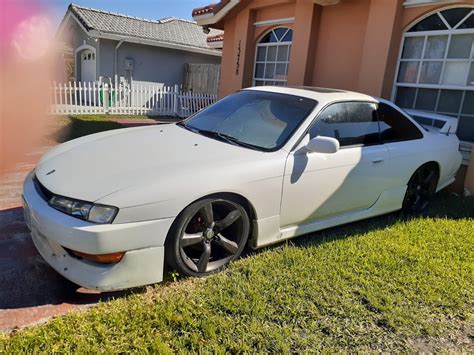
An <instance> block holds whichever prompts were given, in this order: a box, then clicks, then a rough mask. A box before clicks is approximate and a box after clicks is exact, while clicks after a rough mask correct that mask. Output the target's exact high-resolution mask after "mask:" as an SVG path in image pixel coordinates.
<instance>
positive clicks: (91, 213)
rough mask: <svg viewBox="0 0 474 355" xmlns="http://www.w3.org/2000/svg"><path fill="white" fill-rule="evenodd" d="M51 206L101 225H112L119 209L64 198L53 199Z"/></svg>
mask: <svg viewBox="0 0 474 355" xmlns="http://www.w3.org/2000/svg"><path fill="white" fill-rule="evenodd" d="M49 205H50V206H51V207H53V208H55V209H57V210H58V211H61V212H64V213H66V214H68V215H70V216H73V217H76V218H80V219H83V220H85V221H89V222H93V223H101V224H106V223H112V221H113V220H114V218H115V216H116V215H117V212H118V208H117V207H112V206H104V205H95V204H93V203H90V202H84V201H78V200H74V199H71V198H68V197H62V196H53V197H51V199H50V200H49Z"/></svg>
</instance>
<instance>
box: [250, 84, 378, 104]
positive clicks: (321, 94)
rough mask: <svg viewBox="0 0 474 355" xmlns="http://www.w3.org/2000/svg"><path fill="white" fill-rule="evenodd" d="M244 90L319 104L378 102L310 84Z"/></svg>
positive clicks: (371, 97)
mask: <svg viewBox="0 0 474 355" xmlns="http://www.w3.org/2000/svg"><path fill="white" fill-rule="evenodd" d="M244 90H254V91H265V92H274V93H280V94H288V95H296V96H301V97H306V98H309V99H313V100H316V101H318V102H319V103H320V104H326V103H331V102H337V101H351V100H353V101H371V102H379V101H381V100H380V99H379V98H376V97H373V96H370V95H365V94H361V93H358V92H353V91H346V90H339V89H330V88H320V87H312V86H298V87H282V86H256V87H251V88H247V89H244Z"/></svg>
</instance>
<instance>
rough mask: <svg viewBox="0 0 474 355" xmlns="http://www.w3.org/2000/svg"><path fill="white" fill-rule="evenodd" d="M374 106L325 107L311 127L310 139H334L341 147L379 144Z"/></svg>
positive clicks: (351, 103) (357, 104) (365, 104)
mask: <svg viewBox="0 0 474 355" xmlns="http://www.w3.org/2000/svg"><path fill="white" fill-rule="evenodd" d="M375 111H376V105H375V104H374V103H371V102H340V103H335V104H332V105H330V106H328V107H326V108H325V109H324V110H323V112H321V113H320V114H319V116H318V117H317V119H316V121H315V123H314V124H313V126H312V127H311V129H310V131H309V134H310V138H314V137H316V136H325V137H332V138H336V139H337V140H338V141H339V144H340V145H341V147H347V146H353V145H359V146H360V145H362V146H365V145H374V144H380V137H379V125H378V121H377V116H376V114H375Z"/></svg>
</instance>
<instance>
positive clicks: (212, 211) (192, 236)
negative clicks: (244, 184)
mask: <svg viewBox="0 0 474 355" xmlns="http://www.w3.org/2000/svg"><path fill="white" fill-rule="evenodd" d="M249 230H250V222H249V217H248V215H247V212H246V211H245V208H243V207H242V206H241V205H240V204H239V203H237V202H234V201H231V200H226V199H219V198H215V199H203V200H200V201H197V202H194V203H193V204H191V205H189V206H188V207H186V209H184V211H183V212H182V213H181V214H180V215H179V216H178V218H177V220H176V221H175V223H174V224H173V227H172V228H171V230H170V234H169V235H168V238H167V242H166V250H165V257H166V261H167V263H168V264H169V266H171V267H172V268H174V269H175V270H176V271H178V272H179V273H180V274H182V275H187V276H206V275H208V274H210V273H212V272H216V271H219V270H221V269H222V268H224V267H225V266H226V265H227V264H229V263H230V262H231V261H233V260H235V259H237V258H238V257H239V256H240V254H241V253H242V251H243V249H244V248H245V245H246V243H247V239H248V235H249Z"/></svg>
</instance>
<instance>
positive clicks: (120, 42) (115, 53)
mask: <svg viewBox="0 0 474 355" xmlns="http://www.w3.org/2000/svg"><path fill="white" fill-rule="evenodd" d="M122 43H123V41H119V43H117V45H116V46H115V51H114V78H115V77H117V73H118V70H117V69H118V64H117V57H118V56H117V52H118V49H119V47H120V46H121V45H122Z"/></svg>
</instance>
